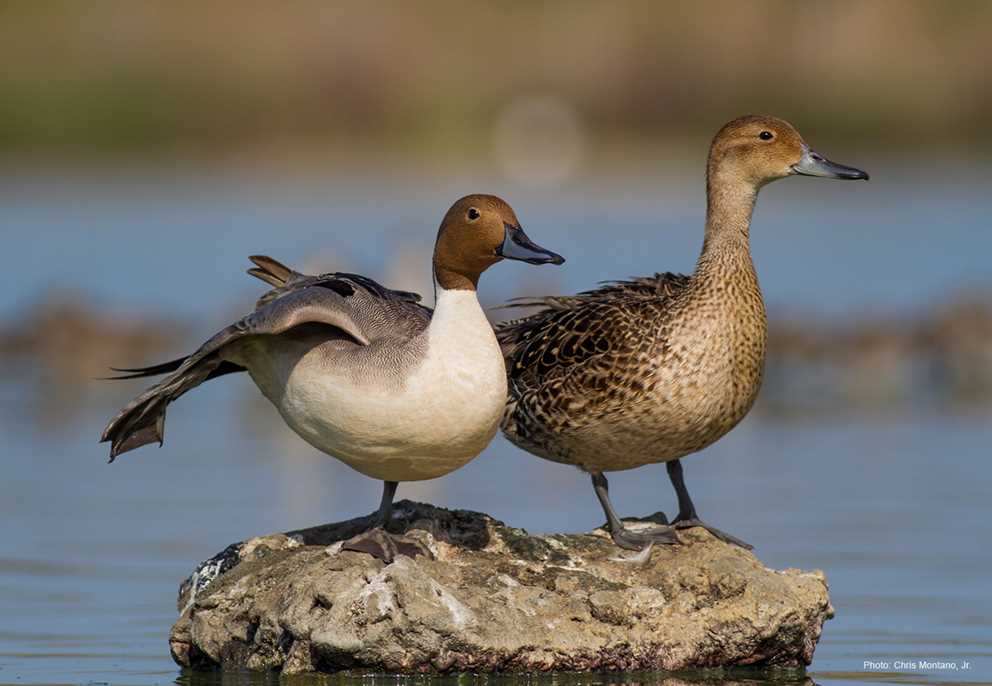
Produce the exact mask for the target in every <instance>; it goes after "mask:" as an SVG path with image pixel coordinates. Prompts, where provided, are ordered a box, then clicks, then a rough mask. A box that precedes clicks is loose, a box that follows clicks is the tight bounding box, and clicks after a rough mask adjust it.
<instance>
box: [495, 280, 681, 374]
mask: <svg viewBox="0 0 992 686" xmlns="http://www.w3.org/2000/svg"><path fill="white" fill-rule="evenodd" d="M688 283H689V277H688V276H684V275H681V274H672V273H664V274H655V275H654V276H653V277H641V278H636V279H631V280H628V281H611V282H607V283H606V284H605V285H603V286H602V287H600V288H597V289H595V290H591V291H585V292H582V293H579V294H577V295H573V296H553V297H548V298H539V299H518V300H515V301H512V303H511V304H510V305H509V307H539V308H541V309H539V310H538V311H537V312H535V313H533V314H529V315H527V316H524V317H521V318H519V319H514V320H511V321H508V322H503V323H501V324H498V325H497V326H496V336H497V338H498V339H499V342H500V346H501V347H502V349H503V357H504V359H505V360H506V368H507V374H508V376H509V379H510V381H511V383H513V384H516V385H517V386H522V387H531V386H539V385H540V384H542V383H545V382H546V381H548V380H549V379H553V378H557V377H560V376H564V375H568V374H573V375H574V373H575V371H576V370H577V369H579V368H581V367H583V366H594V365H595V364H596V363H597V362H598V363H603V362H608V361H610V360H613V359H615V358H616V357H619V356H621V355H629V354H633V353H634V352H635V350H634V349H633V347H632V346H634V345H635V343H634V342H633V341H632V340H631V337H628V336H626V335H624V332H628V331H629V332H633V331H637V330H639V329H640V328H641V327H642V326H643V325H644V322H643V318H644V316H646V315H650V314H655V315H657V314H658V313H660V312H663V311H664V309H665V308H666V303H667V302H668V301H669V300H670V299H671V298H674V297H676V296H677V295H678V294H679V293H681V292H682V291H683V290H684V289H685V287H686V285H687V284H688ZM632 338H634V339H636V340H639V341H643V339H644V337H643V336H636V337H632ZM595 383H596V384H598V383H599V382H598V381H597V382H595Z"/></svg>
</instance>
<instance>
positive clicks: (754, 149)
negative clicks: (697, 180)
mask: <svg viewBox="0 0 992 686" xmlns="http://www.w3.org/2000/svg"><path fill="white" fill-rule="evenodd" d="M708 174H709V178H710V181H711V182H713V181H717V180H718V182H719V183H723V184H727V183H732V182H733V181H737V182H743V183H745V184H748V185H750V186H753V187H754V188H760V187H761V186H763V185H765V184H766V183H768V182H770V181H774V180H776V179H781V178H785V177H786V176H792V175H793V174H801V175H804V176H822V177H824V178H830V179H866V180H867V179H868V174H866V173H865V172H863V171H861V170H860V169H855V168H854V167H847V166H844V165H842V164H836V163H834V162H831V161H830V160H828V159H826V158H825V157H823V156H822V155H820V154H819V153H817V152H815V151H813V150H811V149H810V147H809V146H808V145H807V144H806V141H804V140H803V137H802V136H800V135H799V132H798V131H796V129H795V128H794V127H793V126H792V125H791V124H790V123H789V122H787V121H784V120H782V119H778V118H776V117H769V116H756V115H748V116H746V117H741V118H739V119H735V120H733V121H732V122H730V123H728V124H726V125H725V126H724V127H723V128H722V129H720V131H719V133H717V134H716V137H715V138H714V139H713V144H712V145H711V146H710V157H709V165H708Z"/></svg>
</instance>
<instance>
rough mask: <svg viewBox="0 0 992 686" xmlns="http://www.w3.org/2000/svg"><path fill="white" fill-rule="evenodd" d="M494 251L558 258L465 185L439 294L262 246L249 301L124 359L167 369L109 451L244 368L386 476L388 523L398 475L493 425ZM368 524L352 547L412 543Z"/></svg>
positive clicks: (412, 476)
mask: <svg viewBox="0 0 992 686" xmlns="http://www.w3.org/2000/svg"><path fill="white" fill-rule="evenodd" d="M502 259H512V260H523V261H525V262H530V263H531V264H542V263H552V264H561V263H562V262H564V259H563V258H562V257H561V256H559V255H556V254H555V253H553V252H550V251H548V250H545V249H543V248H541V247H539V246H538V245H535V244H534V243H533V242H531V241H530V239H529V238H528V237H527V235H526V234H525V233H524V231H523V229H521V227H520V223H519V221H518V220H517V217H516V215H515V214H514V212H513V209H512V208H511V207H510V206H509V205H508V204H507V203H506V202H504V201H503V200H501V199H499V198H497V197H494V196H491V195H470V196H467V197H464V198H462V199H461V200H459V201H458V202H456V203H455V204H454V205H452V207H451V209H450V210H448V212H447V214H446V215H445V216H444V219H443V221H442V222H441V228H440V230H439V231H438V234H437V241H436V243H435V247H434V280H435V290H436V296H437V297H436V304H435V309H434V311H433V312H432V311H431V310H430V309H429V308H427V307H424V306H423V305H420V304H419V301H420V296H419V295H417V294H416V293H407V292H403V291H394V290H390V289H388V288H385V287H383V286H381V285H379V284H378V283H376V282H375V281H373V280H372V279H369V278H367V277H364V276H358V275H356V274H346V273H329V274H322V275H320V276H306V275H303V274H299V273H297V272H295V271H293V270H291V269H289V268H287V267H285V266H283V265H282V264H280V263H279V262H276V261H275V260H273V259H271V258H268V257H253V258H252V261H253V262H254V263H255V264H256V265H257V268H254V269H251V270H249V273H250V274H252V275H254V276H257V277H259V278H260V279H262V280H264V281H266V282H268V283H269V284H271V285H272V286H274V288H273V290H271V291H269V292H268V293H266V294H265V295H263V296H262V298H261V299H260V300H259V301H258V303H257V305H256V308H255V311H254V312H252V313H251V314H249V315H247V316H246V317H244V318H243V319H241V320H239V321H238V322H236V323H234V324H232V325H231V326H228V327H227V328H225V329H224V330H222V331H221V332H220V333H218V334H217V335H215V336H214V337H213V338H211V339H210V340H208V341H207V342H206V343H204V344H203V345H202V346H201V347H200V348H199V349H198V350H197V351H196V352H194V353H193V354H192V355H189V356H187V357H183V358H180V359H178V360H174V361H172V362H166V363H164V364H160V365H155V366H151V367H145V368H139V369H121V370H117V371H122V372H132V374H131V375H130V376H125V377H119V378H134V377H143V376H153V375H157V374H164V373H168V374H169V375H168V376H167V377H166V378H165V379H163V380H162V381H161V382H159V383H157V384H156V385H154V386H152V387H151V388H149V389H148V390H146V391H145V392H144V393H142V394H141V395H139V396H138V397H137V398H135V399H134V400H133V401H132V402H131V403H130V404H129V405H127V407H125V408H124V409H123V410H121V411H120V412H119V413H118V414H117V416H116V417H114V418H113V419H112V420H111V421H110V423H109V424H108V425H107V428H106V429H105V430H104V432H103V437H102V440H103V441H110V442H111V449H110V459H111V461H113V460H114V458H115V457H117V455H119V454H121V453H123V452H127V451H128V450H132V449H134V448H137V447H139V446H141V445H144V444H146V443H150V442H152V441H158V442H159V444H161V442H162V437H163V426H164V422H165V411H166V408H167V406H168V405H169V403H171V402H172V401H173V400H175V399H177V398H178V397H179V396H181V395H182V394H183V393H185V392H186V391H188V390H190V389H191V388H194V387H195V386H198V385H199V384H201V383H203V382H204V381H208V380H210V379H214V378H216V377H218V376H222V375H224V374H228V373H231V372H242V371H247V372H248V373H249V374H250V375H251V378H252V379H253V380H254V382H255V384H256V385H257V386H258V387H259V389H260V390H261V391H262V393H263V394H264V395H265V397H267V398H268V399H269V400H270V401H271V402H272V404H273V405H275V406H276V408H277V409H278V410H279V413H280V414H281V415H282V417H283V419H284V420H285V421H286V423H287V424H288V425H289V426H290V427H291V428H292V429H293V430H294V431H295V432H296V433H297V434H299V435H300V436H301V437H302V438H303V439H304V440H306V441H307V442H308V443H310V444H311V445H312V446H314V447H315V448H317V449H318V450H321V451H323V452H325V453H327V454H328V455H331V456H333V457H336V458H338V459H340V460H342V461H343V462H345V463H346V464H348V465H349V466H351V467H352V468H354V469H356V470H358V471H359V472H361V473H362V474H365V475H367V476H370V477H372V478H375V479H381V480H382V481H383V482H384V488H383V497H382V503H381V505H380V508H379V513H378V520H377V521H378V524H379V525H380V526H381V527H383V528H384V526H385V524H386V523H387V522H388V521H389V517H390V514H391V510H392V501H393V495H394V493H395V491H396V486H397V482H400V481H416V480H421V479H433V478H436V477H439V476H442V475H444V474H447V473H448V472H451V471H453V470H455V469H458V468H459V467H461V466H462V465H464V464H465V463H467V462H468V461H469V460H471V459H472V458H474V457H475V456H476V455H478V454H479V453H480V452H481V451H482V450H483V448H485V447H486V445H488V443H489V441H490V440H491V439H492V438H493V436H494V435H495V434H496V431H497V429H498V427H499V421H500V415H501V413H502V411H503V406H504V403H505V401H506V370H505V368H504V367H503V356H502V355H501V354H500V348H499V344H498V343H497V341H496V336H495V335H494V333H493V330H492V327H491V325H490V323H489V321H488V320H487V319H486V316H485V314H484V312H483V310H482V308H481V306H480V305H479V301H478V298H477V296H476V287H477V285H478V280H479V276H480V274H482V272H483V271H485V270H486V269H488V268H489V267H491V266H492V265H494V264H495V263H497V262H499V261H500V260H502ZM398 540H399V539H397V538H395V537H394V538H392V539H391V538H390V537H388V536H385V535H384V534H382V533H381V531H378V532H376V536H375V537H370V538H368V539H365V540H364V541H354V542H353V543H352V548H353V549H359V550H365V551H367V552H371V553H372V554H377V555H379V556H382V557H385V558H389V557H391V556H392V554H393V553H395V552H396V550H398V549H399V550H405V551H407V552H409V550H408V548H404V547H403V546H406V545H409V542H403V541H399V542H398V543H397V541H398Z"/></svg>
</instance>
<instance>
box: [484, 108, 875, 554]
mask: <svg viewBox="0 0 992 686" xmlns="http://www.w3.org/2000/svg"><path fill="white" fill-rule="evenodd" d="M791 176H809V177H820V178H828V179H846V180H855V179H864V180H867V179H868V174H867V173H865V172H864V171H862V170H860V169H856V168H854V167H848V166H845V165H841V164H836V163H834V162H831V161H830V160H828V159H827V158H825V157H823V156H822V155H820V154H819V153H817V152H816V151H815V150H813V149H812V148H810V146H809V145H808V144H807V143H806V142H805V141H804V140H803V137H802V136H801V135H800V134H799V132H798V131H796V129H795V128H794V127H793V126H792V125H791V124H789V123H788V122H786V121H784V120H782V119H779V118H776V117H772V116H765V115H747V116H744V117H740V118H737V119H734V120H733V121H730V122H729V123H727V124H726V125H725V126H723V127H722V128H721V129H720V130H719V132H718V133H717V134H716V136H715V137H714V139H713V141H712V144H711V145H710V149H709V157H708V161H707V165H706V197H707V206H706V225H705V233H704V236H703V245H702V250H701V252H700V255H699V259H698V261H697V263H696V267H695V270H694V272H693V273H692V274H691V275H684V274H675V273H671V272H664V273H656V274H654V275H653V276H644V277H639V278H631V279H628V280H618V281H609V282H605V283H604V284H603V285H601V287H599V288H597V289H594V290H589V291H585V292H581V293H578V294H576V295H571V296H552V297H543V298H523V299H516V300H514V301H511V302H510V303H509V304H508V305H507V306H508V307H511V308H520V307H525V308H529V312H527V313H524V314H523V316H519V317H517V318H515V319H511V320H509V321H506V322H503V323H500V324H497V325H496V336H497V338H498V339H499V342H500V346H501V348H502V350H503V355H504V357H505V360H506V370H507V386H508V388H509V392H508V396H507V404H506V408H505V411H504V414H503V420H502V422H501V428H502V431H503V434H504V435H505V436H506V437H507V438H508V439H509V440H510V442H512V443H513V444H515V445H516V446H518V447H520V448H522V449H523V450H525V451H527V452H529V453H531V454H532V455H535V456H537V457H540V458H543V459H546V460H551V461H553V462H558V463H563V464H568V465H573V466H575V467H578V468H579V469H580V470H582V471H584V472H586V473H588V474H589V475H590V478H591V481H592V486H593V490H594V492H595V494H596V497H597V499H598V500H599V504H600V506H601V507H602V509H603V513H604V514H605V516H606V528H607V529H608V530H609V534H610V537H611V538H612V540H613V542H614V543H615V544H616V545H617V546H619V547H621V548H625V549H629V550H640V551H642V552H643V551H644V550H646V549H647V547H649V546H650V545H652V544H654V543H659V544H662V545H667V544H674V543H678V542H679V537H678V535H677V532H678V531H679V530H680V529H687V528H692V527H702V528H703V529H706V530H707V531H709V532H710V533H711V534H713V535H714V536H716V537H717V538H718V539H721V540H723V541H725V542H727V543H731V544H735V545H738V546H741V547H744V548H751V546H750V545H749V544H748V543H746V542H745V541H743V540H741V539H739V538H737V537H736V536H733V535H731V534H728V533H725V532H724V531H721V530H719V529H717V528H715V527H713V526H710V525H709V524H707V523H706V522H704V521H703V520H702V519H700V517H699V515H698V513H697V511H696V508H695V505H694V503H693V502H692V498H691V497H690V495H689V492H688V490H687V488H686V485H685V479H684V475H683V468H682V463H681V459H682V458H683V457H686V456H688V455H690V454H693V453H696V452H698V451H700V450H702V449H703V448H706V447H707V446H709V445H711V444H712V443H714V442H715V441H717V440H718V439H720V438H721V437H723V436H724V435H726V434H727V432H729V431H730V430H731V429H733V428H734V427H735V426H736V425H737V424H738V423H739V422H740V421H741V420H742V419H743V418H744V416H745V415H746V414H747V413H748V411H749V410H750V409H751V407H752V405H753V404H754V401H755V398H756V397H757V395H758V390H759V388H760V387H761V379H762V371H763V366H764V359H765V348H766V341H767V320H766V314H765V305H764V301H763V298H762V295H761V289H760V287H759V284H758V278H757V274H756V272H755V267H754V263H753V261H752V259H751V250H750V238H749V236H750V227H751V216H752V213H753V210H754V205H755V201H756V199H757V197H758V192H759V191H760V190H761V188H762V187H763V186H765V185H766V184H768V183H770V182H772V181H775V180H778V179H783V178H786V177H791ZM660 462H664V463H665V465H666V469H667V472H668V476H669V479H670V481H671V483H672V485H673V487H674V489H675V492H676V496H677V499H678V508H679V510H678V514H677V516H676V517H675V518H674V519H673V520H672V521H671V522H669V521H668V519H667V518H666V517H664V515H663V513H662V517H661V525H659V526H655V527H653V528H648V529H646V530H638V531H635V530H632V529H631V528H629V527H627V526H625V525H624V523H623V521H622V520H621V518H620V517H619V515H618V514H617V512H616V510H615V509H614V507H613V504H612V501H611V499H610V493H609V482H608V480H607V478H606V473H607V472H614V471H622V470H628V469H635V468H638V467H642V466H645V465H649V464H657V463H660Z"/></svg>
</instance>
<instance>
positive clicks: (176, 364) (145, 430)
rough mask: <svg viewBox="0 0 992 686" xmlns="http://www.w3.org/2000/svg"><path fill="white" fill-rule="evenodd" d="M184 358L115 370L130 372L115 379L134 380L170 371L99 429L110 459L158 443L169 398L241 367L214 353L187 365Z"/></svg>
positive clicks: (172, 398)
mask: <svg viewBox="0 0 992 686" xmlns="http://www.w3.org/2000/svg"><path fill="white" fill-rule="evenodd" d="M188 360H190V358H188V357H182V358H180V359H178V360H173V361H171V362H165V363H163V364H159V365H153V366H151V367H140V368H137V369H115V371H121V372H133V373H131V374H128V375H126V376H118V377H113V378H116V379H134V378H139V377H145V376H156V375H158V374H163V373H165V372H172V373H171V374H169V376H167V377H165V378H164V379H162V380H161V381H160V382H159V383H157V384H155V385H154V386H152V387H151V388H149V389H148V390H146V391H145V392H144V393H142V394H141V395H139V396H138V397H137V398H135V399H134V400H132V401H131V402H130V403H128V404H127V405H126V406H125V407H124V409H122V410H121V411H120V412H118V413H117V416H116V417H114V418H113V419H111V420H110V423H109V424H107V428H106V429H104V430H103V435H102V436H101V437H100V442H101V443H105V442H107V441H109V442H110V462H113V461H114V459H115V458H116V457H117V456H118V455H120V454H121V453H126V452H127V451H129V450H134V449H135V448H140V447H141V446H143V445H145V444H146V443H152V442H153V441H158V444H159V445H162V441H163V438H164V435H165V434H164V432H165V410H166V408H167V407H168V406H169V403H171V402H172V401H173V400H175V399H176V398H178V397H179V396H181V395H182V394H183V393H185V392H186V391H188V390H190V389H191V388H196V387H197V386H199V385H200V384H201V383H203V382H204V381H209V380H210V379H215V378H217V377H218V376H223V375H224V374H231V373H233V372H242V371H244V367H241V366H239V365H236V364H234V363H233V362H228V361H227V360H222V359H221V358H220V356H218V355H217V354H216V353H214V354H211V355H207V356H206V357H202V358H200V359H198V360H196V361H195V362H191V363H189V364H187V361H188Z"/></svg>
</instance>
